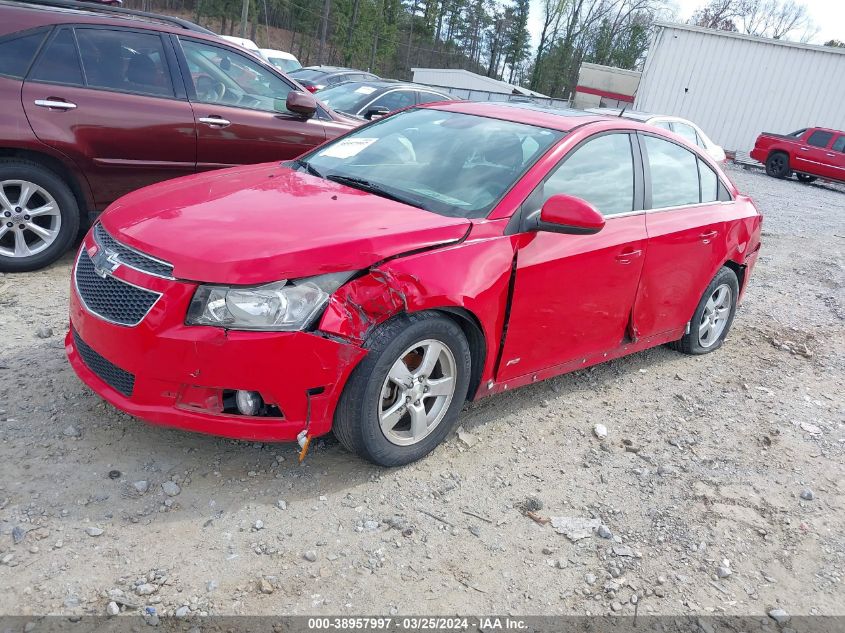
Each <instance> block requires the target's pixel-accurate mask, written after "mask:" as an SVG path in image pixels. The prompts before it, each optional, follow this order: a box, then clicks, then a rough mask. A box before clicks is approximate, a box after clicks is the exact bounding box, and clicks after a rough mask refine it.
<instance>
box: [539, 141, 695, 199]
mask: <svg viewBox="0 0 845 633" xmlns="http://www.w3.org/2000/svg"><path fill="white" fill-rule="evenodd" d="M696 187H698V184H697V183H696ZM560 193H564V194H567V195H570V196H575V197H577V198H581V199H582V200H586V201H587V202H589V203H590V204H592V205H593V206H594V207H595V208H596V209H598V210H599V211H601V212H602V214H603V215H605V216H612V215H617V214H619V213H627V212H628V211H633V209H634V159H633V156H632V153H631V137H630V136H629V135H628V134H605V135H604V136H599V137H598V138H595V139H592V140H590V141H587V142H586V143H584V144H583V145H582V146H581V147H579V148H578V149H576V150H575V151H574V152H573V153H572V154H571V155H569V156H567V158H566V160H565V161H564V162H563V163H562V164H561V165H560V166H559V167H558V168H557V169H555V171H554V172H553V173H552V175H551V176H549V178H548V180H546V182H545V185H544V188H543V200H544V201H545V200H548V199H549V197H551V196H553V195H555V194H560Z"/></svg>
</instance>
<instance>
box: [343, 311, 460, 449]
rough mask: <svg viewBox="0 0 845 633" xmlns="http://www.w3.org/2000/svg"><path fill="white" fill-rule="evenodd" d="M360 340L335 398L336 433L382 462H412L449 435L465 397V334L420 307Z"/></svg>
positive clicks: (446, 319) (452, 323) (350, 447)
mask: <svg viewBox="0 0 845 633" xmlns="http://www.w3.org/2000/svg"><path fill="white" fill-rule="evenodd" d="M365 346H366V347H367V348H368V349H369V354H368V355H367V357H366V358H365V359H364V360H363V361H361V364H360V365H358V367H356V368H355V371H353V372H352V376H350V378H349V381H348V382H347V384H346V387H345V388H344V391H343V395H342V396H341V399H340V402H339V403H338V407H337V411H336V413H335V421H334V433H335V436H336V437H337V438H338V439H339V440H340V442H341V443H342V444H343V445H344V446H345V447H346V448H347V449H349V450H350V451H352V452H353V453H356V454H358V455H359V456H361V457H363V458H364V459H368V460H370V461H372V462H375V463H376V464H379V465H381V466H399V465H402V464H407V463H410V462H413V461H416V460H418V459H420V458H421V457H423V456H425V455H427V454H428V453H429V452H431V451H432V450H433V449H434V448H435V447H436V446H437V445H438V444H440V442H442V441H443V439H444V438H445V437H446V436H447V435H448V434H449V432H450V431H451V430H452V427H453V426H454V424H455V421H456V419H457V416H458V413H459V412H460V410H461V407H462V406H463V403H464V401H465V400H466V395H467V390H468V388H469V377H470V368H471V365H470V349H469V345H468V344H467V341H466V338H465V336H464V334H463V332H462V331H461V328H460V327H459V326H458V325H457V324H455V323H454V322H453V321H451V320H450V319H448V318H446V317H443V316H440V315H439V314H437V313H432V312H422V313H418V314H412V315H403V316H399V317H396V318H394V319H392V320H390V321H388V322H387V323H384V324H383V325H381V326H379V327H378V328H377V329H376V331H375V332H374V333H373V335H372V336H371V337H370V338H369V339H368V340H367V343H366V345H365Z"/></svg>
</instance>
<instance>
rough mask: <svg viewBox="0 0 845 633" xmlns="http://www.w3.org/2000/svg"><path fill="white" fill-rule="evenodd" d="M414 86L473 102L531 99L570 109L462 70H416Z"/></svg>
mask: <svg viewBox="0 0 845 633" xmlns="http://www.w3.org/2000/svg"><path fill="white" fill-rule="evenodd" d="M411 71H412V72H413V73H414V80H413V81H414V83H418V84H425V85H427V86H433V87H436V88H440V89H441V90H444V91H445V92H448V93H449V94H450V95H453V96H455V97H460V98H461V99H470V100H472V101H508V100H510V99H514V98H520V97H522V98H529V99H531V100H532V101H535V102H538V103H544V104H547V105H552V106H560V107H566V106H567V105H568V104H569V102H568V101H567V100H565V99H552V98H551V97H549V96H548V95H544V94H541V93H539V92H536V91H534V90H529V89H528V88H523V87H522V86H515V85H513V84H509V83H507V82H505V81H499V80H498V79H493V78H492V77H485V76H484V75H478V74H476V73H471V72H470V71H468V70H462V69H460V68H412V69H411Z"/></svg>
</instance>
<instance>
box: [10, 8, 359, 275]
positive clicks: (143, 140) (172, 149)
mask: <svg viewBox="0 0 845 633" xmlns="http://www.w3.org/2000/svg"><path fill="white" fill-rule="evenodd" d="M0 113H2V114H0V271H24V270H34V269H36V268H40V267H42V266H45V265H47V264H49V263H50V262H52V261H54V260H55V259H57V258H58V257H59V256H61V255H62V253H64V252H65V250H66V249H67V248H68V247H69V246H70V244H71V243H72V242H73V240H74V238H75V237H76V235H77V233H78V231H79V227H80V223H81V222H87V221H88V220H89V215H90V214H96V213H98V212H100V211H102V210H103V209H105V207H106V206H107V205H109V204H110V203H111V202H113V201H114V200H115V199H117V198H118V197H120V196H122V195H123V194H125V193H127V192H129V191H132V190H133V189H137V188H139V187H143V186H145V185H149V184H151V183H154V182H158V181H160V180H165V179H167V178H174V177H176V176H182V175H185V174H192V173H195V172H197V171H204V170H208V169H216V168H219V167H228V166H231V165H238V164H243V163H260V162H265V161H275V160H285V159H290V158H293V157H295V156H297V155H299V154H301V153H302V152H303V151H305V150H307V149H309V148H311V147H314V146H315V145H318V144H320V143H322V142H323V141H325V140H327V139H330V138H334V137H335V136H338V135H339V134H342V133H343V132H346V131H347V130H349V129H350V128H352V127H354V126H355V125H357V124H358V123H356V122H354V121H351V120H350V119H347V118H345V117H342V116H340V115H338V114H336V113H335V112H332V111H331V110H330V109H328V108H326V107H324V106H323V105H321V104H319V103H318V102H317V101H315V99H314V98H313V97H312V96H311V95H309V94H307V93H305V92H303V91H301V88H300V86H298V85H297V84H296V83H295V82H293V81H292V80H290V79H289V78H287V77H286V76H285V75H283V74H281V73H280V72H279V71H278V70H276V69H275V68H274V67H273V66H270V65H269V64H266V63H264V62H262V61H261V60H259V59H257V58H256V57H253V56H252V55H250V54H249V53H247V52H245V51H243V50H240V49H239V48H238V47H235V46H233V45H229V44H227V43H226V42H225V41H224V40H222V39H220V38H219V37H217V36H216V35H214V34H213V33H211V32H210V31H206V30H205V29H202V28H201V27H198V26H196V25H192V24H191V23H189V22H185V21H182V20H178V19H172V18H166V17H164V16H155V15H152V14H140V13H139V12H129V11H126V10H124V9H110V8H107V7H104V8H100V7H95V6H92V5H90V4H87V5H86V4H76V3H73V2H67V1H65V2H62V1H61V0H57V2H53V3H44V2H43V1H38V0H33V1H32V2H31V3H20V2H9V1H7V0H0ZM232 212H233V213H245V214H248V213H249V209H240V208H238V201H237V200H233V201H232ZM185 238H186V239H190V236H185Z"/></svg>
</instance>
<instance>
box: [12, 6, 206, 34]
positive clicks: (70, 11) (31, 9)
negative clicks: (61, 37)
mask: <svg viewBox="0 0 845 633" xmlns="http://www.w3.org/2000/svg"><path fill="white" fill-rule="evenodd" d="M0 7H2V8H4V9H7V10H8V9H11V10H14V11H15V13H13V14H12V15H14V16H15V17H24V16H25V19H24V25H23V28H24V29H26V28H32V27H36V26H48V25H54V24H68V23H72V24H103V25H108V26H127V23H131V24H132V26H133V27H136V28H147V29H152V30H156V31H167V32H170V33H181V34H184V33H185V31H190V32H191V33H192V34H198V35H208V36H214V39H215V40H218V41H219V39H220V38H219V36H218V35H217V34H216V33H214V32H213V31H210V30H208V29H206V28H204V27H202V26H200V25H199V24H194V23H193V22H190V21H189V20H184V19H182V18H177V17H173V16H168V15H160V14H157V13H150V12H146V11H135V10H132V9H125V8H123V7H114V6H108V5H101V4H93V3H87V2H78V1H76V0H23V1H21V0H0ZM6 24H8V27H7V28H12V29H13V30H12V31H7V28H3V27H0V34H3V33H6V32H14V31H17V30H19V23H18V20H16V19H12V20H7V22H6Z"/></svg>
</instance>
